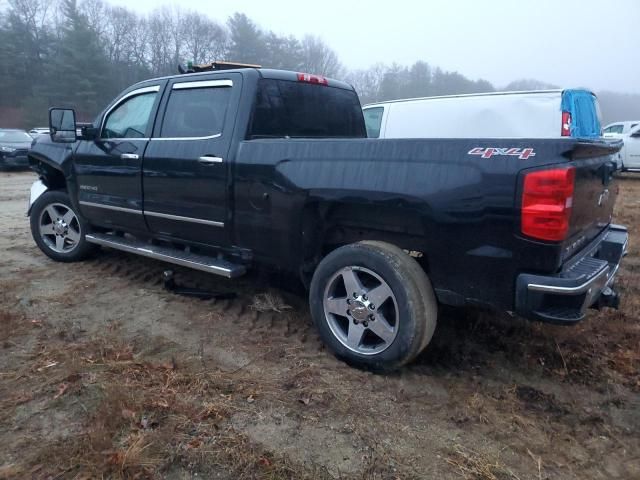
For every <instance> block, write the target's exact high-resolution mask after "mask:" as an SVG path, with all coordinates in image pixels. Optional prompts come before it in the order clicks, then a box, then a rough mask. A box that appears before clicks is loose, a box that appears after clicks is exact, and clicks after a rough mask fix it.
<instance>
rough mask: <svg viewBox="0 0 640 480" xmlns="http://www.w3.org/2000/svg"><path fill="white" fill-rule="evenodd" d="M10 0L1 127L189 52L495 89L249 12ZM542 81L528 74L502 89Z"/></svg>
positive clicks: (390, 86) (380, 86)
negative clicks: (353, 60) (349, 56)
mask: <svg viewBox="0 0 640 480" xmlns="http://www.w3.org/2000/svg"><path fill="white" fill-rule="evenodd" d="M6 4H7V6H8V8H6V9H5V11H4V12H2V13H0V127H3V126H4V127H6V126H22V127H31V126H34V125H45V124H46V123H47V120H46V112H47V109H48V107H49V106H52V105H70V106H73V107H75V108H76V110H77V111H78V112H79V115H80V116H81V117H82V119H83V120H89V119H91V118H93V117H94V116H95V114H96V113H97V112H99V111H100V110H101V109H102V108H103V107H104V106H105V105H106V104H107V103H108V101H109V100H111V99H112V98H113V97H114V96H115V95H116V94H117V93H118V92H119V91H121V90H123V89H124V88H126V87H127V86H129V85H131V84H132V83H134V82H136V81H139V80H142V79H145V78H150V77H155V76H162V75H169V74H173V73H176V71H177V65H178V64H179V63H185V62H186V61H189V60H192V61H194V62H196V63H204V62H208V61H211V60H231V61H238V62H244V63H255V64H260V65H262V66H264V67H270V68H282V69H289V70H297V71H304V72H309V73H316V74H321V75H326V76H331V77H337V78H341V79H345V80H347V81H348V82H350V83H351V84H353V85H354V86H355V88H356V89H357V91H358V93H359V95H360V98H361V100H362V103H363V104H364V103H369V102H373V101H378V100H391V99H397V98H409V97H420V96H431V95H446V94H457V93H475V92H489V91H493V90H495V87H494V86H493V85H492V84H491V83H490V82H488V81H486V80H476V81H474V80H470V79H468V78H466V77H465V76H464V75H461V74H460V73H457V72H447V71H443V70H442V69H440V68H437V67H432V66H431V65H429V64H428V63H426V62H423V61H419V62H416V63H415V64H414V65H412V66H410V67H408V66H401V65H397V64H392V65H384V64H377V65H374V66H372V67H371V68H369V69H365V70H351V69H349V68H348V67H347V66H345V65H342V64H341V62H340V60H339V58H338V55H337V54H336V52H335V51H333V50H332V49H331V48H330V47H329V46H328V45H327V44H325V43H324V42H323V41H322V39H321V38H319V37H316V36H313V35H306V36H304V37H302V38H297V37H295V36H291V35H289V36H283V35H281V34H278V33H276V32H273V31H270V30H265V29H263V28H261V27H259V26H258V25H256V24H255V23H254V22H253V21H251V19H250V18H248V17H247V16H246V15H244V14H242V13H236V14H234V15H233V16H231V17H230V18H228V19H226V21H224V23H221V22H219V21H216V20H214V19H211V18H209V17H206V16H204V15H203V14H201V13H199V12H195V11H191V10H185V9H181V8H177V7H174V8H169V7H162V8H158V9H156V10H154V11H153V12H152V13H150V14H148V15H139V14H136V13H134V12H132V11H131V10H128V9H126V8H123V7H117V6H112V5H110V4H108V3H106V2H105V1H103V0H84V1H81V2H78V1H77V0H58V1H57V2H56V1H54V2H52V1H51V0H6ZM545 87H548V85H545V84H543V83H540V82H536V81H531V80H525V81H519V82H514V83H513V84H510V85H507V86H506V87H504V89H521V88H522V89H527V88H545ZM605 110H606V109H605Z"/></svg>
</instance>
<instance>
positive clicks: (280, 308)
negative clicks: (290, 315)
mask: <svg viewBox="0 0 640 480" xmlns="http://www.w3.org/2000/svg"><path fill="white" fill-rule="evenodd" d="M249 307H250V308H251V309H252V310H255V311H257V312H276V313H283V312H285V311H287V310H291V309H292V308H293V307H291V305H287V304H286V303H285V301H284V300H283V299H282V297H281V296H280V295H278V294H277V293H273V292H267V293H259V294H257V295H255V296H254V297H253V302H252V303H251V305H250V306H249Z"/></svg>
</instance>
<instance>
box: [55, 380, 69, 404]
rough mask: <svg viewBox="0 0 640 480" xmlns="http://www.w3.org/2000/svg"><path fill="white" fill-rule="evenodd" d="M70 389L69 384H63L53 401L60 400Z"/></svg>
mask: <svg viewBox="0 0 640 480" xmlns="http://www.w3.org/2000/svg"><path fill="white" fill-rule="evenodd" d="M68 389H69V384H68V383H67V382H64V383H61V384H60V386H59V387H58V393H56V394H55V396H54V397H53V399H54V400H55V399H56V398H60V397H61V396H62V395H64V393H65V392H66V391H67V390H68Z"/></svg>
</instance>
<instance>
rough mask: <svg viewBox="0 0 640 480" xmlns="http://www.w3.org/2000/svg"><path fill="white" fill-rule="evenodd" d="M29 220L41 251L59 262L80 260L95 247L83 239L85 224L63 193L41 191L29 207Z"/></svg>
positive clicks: (86, 226)
mask: <svg viewBox="0 0 640 480" xmlns="http://www.w3.org/2000/svg"><path fill="white" fill-rule="evenodd" d="M30 223H31V235H32V236H33V239H34V241H35V242H36V244H37V245H38V247H40V250H42V251H43V252H44V253H45V254H46V255H47V256H48V257H50V258H52V259H53V260H56V261H58V262H75V261H78V260H82V259H84V258H86V257H87V256H88V255H89V254H90V253H91V252H92V251H93V250H94V248H95V247H94V245H92V244H90V243H88V242H87V241H86V239H85V233H86V232H87V230H88V224H87V223H86V222H85V221H84V220H82V218H81V217H80V216H79V215H78V214H77V213H76V212H75V210H74V208H73V206H72V205H71V201H70V200H69V195H67V193H66V192H62V191H49V192H45V193H43V194H42V195H41V196H40V198H38V200H36V202H35V203H34V205H33V207H32V208H31V215H30Z"/></svg>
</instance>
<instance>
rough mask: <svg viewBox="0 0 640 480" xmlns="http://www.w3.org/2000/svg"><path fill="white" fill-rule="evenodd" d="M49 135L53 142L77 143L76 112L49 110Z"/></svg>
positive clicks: (67, 109) (65, 109)
mask: <svg viewBox="0 0 640 480" xmlns="http://www.w3.org/2000/svg"><path fill="white" fill-rule="evenodd" d="M49 135H50V136H51V141H52V142H57V143H73V142H75V141H76V138H77V135H76V112H75V111H74V110H72V109H70V108H50V109H49Z"/></svg>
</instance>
